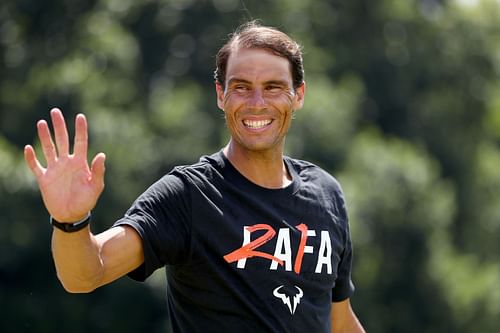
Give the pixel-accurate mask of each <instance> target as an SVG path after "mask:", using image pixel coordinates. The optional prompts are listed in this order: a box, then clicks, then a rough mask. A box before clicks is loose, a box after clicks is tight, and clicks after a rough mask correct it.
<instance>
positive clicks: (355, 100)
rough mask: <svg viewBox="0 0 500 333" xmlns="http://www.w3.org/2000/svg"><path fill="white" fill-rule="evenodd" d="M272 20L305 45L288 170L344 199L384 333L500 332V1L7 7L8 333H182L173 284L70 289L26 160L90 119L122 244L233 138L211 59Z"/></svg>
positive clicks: (2, 215)
mask: <svg viewBox="0 0 500 333" xmlns="http://www.w3.org/2000/svg"><path fill="white" fill-rule="evenodd" d="M256 18H258V19H261V20H262V22H263V23H264V24H266V25H272V26H276V27H278V28H280V29H282V30H284V31H285V32H287V33H289V34H291V35H292V36H293V37H295V38H296V39H297V40H299V41H300V42H301V43H302V44H303V46H304V55H305V68H306V82H307V94H306V102H305V107H304V109H303V110H301V111H300V112H298V113H297V115H296V120H295V121H294V123H293V125H292V130H291V132H290V134H289V136H288V141H287V154H289V155H291V156H293V157H296V158H301V159H307V160H311V161H313V162H315V163H317V164H319V165H320V166H322V167H324V168H325V169H327V170H328V171H330V172H331V173H332V174H333V175H335V176H336V177H337V178H338V179H339V180H340V181H341V184H342V185H343V187H344V190H345V192H346V197H347V202H348V208H349V212H350V221H351V229H352V238H353V242H354V250H355V262H354V281H355V283H356V285H357V292H356V293H355V295H354V297H353V298H352V303H353V304H354V308H355V310H356V312H357V314H358V316H359V318H360V319H361V321H362V322H363V324H364V326H365V328H366V329H367V331H368V332H370V333H390V332H397V333H399V332H419V333H434V332H436V333H437V332H440V333H441V332H471V333H484V332H487V333H488V332H498V330H499V328H500V287H499V286H500V265H499V262H500V242H499V235H500V171H499V168H500V80H499V74H500V1H498V0H460V1H459V0H378V1H373V0H343V1H341V0H330V1H327V0H300V1H299V0H276V1H266V0H261V1H257V0H253V1H251V0H246V1H242V0H198V1H196V0H143V1H132V0H92V1H86V0H50V1H37V0H16V1H14V0H2V2H1V3H0V306H1V308H2V314H1V315H0V331H1V332H107V333H110V332H120V333H125V332H152V333H156V332H168V329H167V326H166V311H165V292H166V290H165V286H164V276H163V275H162V274H163V272H162V271H159V272H158V273H157V274H155V275H154V276H153V277H151V278H150V279H149V280H148V281H147V282H146V283H143V284H141V283H136V282H133V281H132V280H130V279H128V278H123V279H120V280H119V281H117V282H115V283H114V284H111V285H108V286H105V287H102V288H100V289H98V290H97V291H95V292H94V293H92V294H88V295H72V294H68V293H66V292H65V291H64V290H63V288H62V287H61V285H60V284H59V282H58V280H57V278H56V274H55V270H54V266H53V262H52V258H51V253H50V234H51V227H50V226H49V224H48V216H47V212H46V211H45V209H44V207H43V203H42V201H41V198H40V195H39V192H38V189H37V186H36V184H35V182H34V177H33V176H32V175H31V174H30V172H29V170H28V169H27V167H26V166H25V165H24V161H23V158H22V149H23V146H24V145H25V144H35V145H36V146H37V147H39V146H38V145H39V143H38V141H37V138H36V129H35V124H36V121H37V120H38V119H41V118H45V119H47V118H48V116H49V110H50V108H51V107H54V106H58V107H60V108H61V109H62V110H63V111H64V112H65V114H66V116H67V117H68V119H71V123H72V122H73V118H74V116H75V115H76V114H77V113H79V112H83V113H85V114H86V115H87V118H88V120H89V123H90V141H91V154H92V156H93V155H94V154H95V153H97V152H99V151H103V152H105V153H106V154H107V157H108V158H107V175H106V189H105V192H104V194H103V195H102V197H101V199H100V201H99V203H98V206H97V207H96V209H95V211H94V216H95V218H94V221H95V222H94V224H93V230H94V231H95V232H100V231H103V230H105V229H106V228H108V227H109V226H110V225H111V224H112V223H113V222H114V221H115V220H116V219H118V218H120V217H121V216H122V214H123V213H124V211H125V210H126V209H127V208H128V207H129V205H130V204H131V202H132V201H133V200H134V199H135V198H136V197H137V195H139V194H140V193H141V192H142V191H143V190H144V189H145V188H146V187H147V186H149V185H150V184H151V183H152V182H153V181H155V180H156V179H158V178H159V177H161V176H162V175H163V174H164V173H166V172H168V171H169V170H170V169H171V168H172V167H173V166H174V165H178V164H187V163H192V162H195V161H196V160H197V159H198V157H199V156H200V155H202V154H209V153H212V152H215V151H216V150H218V149H219V148H220V147H221V146H222V145H224V144H225V143H226V142H227V140H228V136H227V132H226V130H225V125H224V120H223V116H222V114H221V112H220V111H219V110H218V109H217V107H216V103H215V93H214V87H213V78H212V73H213V70H214V56H215V54H216V52H217V50H218V48H219V47H220V46H221V45H222V44H223V42H224V41H225V39H226V35H227V34H228V33H229V32H231V31H232V30H233V29H234V28H235V27H236V26H237V25H239V24H240V23H242V22H244V21H246V20H249V19H256ZM72 128H73V125H72V124H71V125H70V131H72ZM92 156H91V157H92ZM40 157H41V156H40Z"/></svg>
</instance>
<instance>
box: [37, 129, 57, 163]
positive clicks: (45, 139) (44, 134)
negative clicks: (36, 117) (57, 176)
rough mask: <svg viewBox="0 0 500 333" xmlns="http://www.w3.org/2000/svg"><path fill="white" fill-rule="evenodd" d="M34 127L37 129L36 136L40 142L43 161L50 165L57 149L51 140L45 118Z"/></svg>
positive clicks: (53, 160)
mask: <svg viewBox="0 0 500 333" xmlns="http://www.w3.org/2000/svg"><path fill="white" fill-rule="evenodd" d="M36 128H37V131H38V138H39V139H40V143H41V144H42V151H43V155H44V156H45V161H47V165H51V164H52V163H54V162H55V161H56V159H57V151H56V147H55V146H54V141H52V136H51V135H50V130H49V125H48V124H47V122H46V121H45V120H40V121H39V122H38V123H37V124H36Z"/></svg>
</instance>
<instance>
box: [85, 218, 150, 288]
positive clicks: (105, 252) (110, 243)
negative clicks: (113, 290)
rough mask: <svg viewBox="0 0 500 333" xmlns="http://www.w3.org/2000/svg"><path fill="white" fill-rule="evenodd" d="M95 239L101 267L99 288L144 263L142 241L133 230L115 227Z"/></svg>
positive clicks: (127, 227) (128, 227)
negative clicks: (101, 273)
mask: <svg viewBox="0 0 500 333" xmlns="http://www.w3.org/2000/svg"><path fill="white" fill-rule="evenodd" d="M95 237H96V241H97V244H98V246H99V252H100V258H101V261H102V267H103V275H102V279H101V281H100V283H99V285H100V286H102V285H105V284H107V283H110V282H112V281H114V280H116V279H118V278H120V277H122V276H124V275H126V274H128V273H129V272H131V271H132V270H134V269H136V268H137V267H139V266H140V265H141V264H142V263H143V262H144V251H143V247H142V239H141V237H140V236H139V234H138V233H137V231H136V230H135V229H134V228H132V227H130V226H126V225H125V226H117V227H113V228H110V229H108V230H106V231H104V232H103V233H100V234H98V235H96V236H95Z"/></svg>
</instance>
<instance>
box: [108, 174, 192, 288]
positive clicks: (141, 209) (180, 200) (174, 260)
mask: <svg viewBox="0 0 500 333" xmlns="http://www.w3.org/2000/svg"><path fill="white" fill-rule="evenodd" d="M189 206H190V195H189V189H188V188H187V186H186V184H185V183H184V182H183V180H182V179H181V178H180V177H179V176H178V175H173V174H168V175H166V176H164V177H163V178H162V179H160V180H159V181H157V182H156V183H155V184H153V185H152V186H151V187H150V188H148V189H147V190H146V191H145V192H144V193H143V194H142V195H140V196H139V197H138V198H137V200H136V201H135V202H134V203H133V204H132V206H131V207H130V209H129V210H128V211H127V212H126V214H125V216H124V217H123V218H121V219H120V220H118V221H116V222H115V224H114V225H113V227H116V226H123V225H127V226H130V227H132V228H134V229H135V230H136V231H137V233H139V235H140V237H141V238H142V244H143V250H144V263H143V264H142V265H141V266H139V267H138V268H137V269H135V270H134V271H132V272H130V273H129V274H128V275H129V277H131V278H132V279H134V280H138V281H144V280H145V279H146V278H147V277H148V276H150V275H151V274H152V273H153V272H154V271H155V270H156V269H158V268H160V267H163V266H164V265H171V264H179V263H182V262H183V261H185V260H186V256H187V253H188V252H189V250H188V249H189V245H190V222H191V218H190V208H189Z"/></svg>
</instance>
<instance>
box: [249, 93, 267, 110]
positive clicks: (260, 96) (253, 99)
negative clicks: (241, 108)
mask: <svg viewBox="0 0 500 333" xmlns="http://www.w3.org/2000/svg"><path fill="white" fill-rule="evenodd" d="M248 104H249V106H252V107H255V108H262V107H265V106H266V99H265V97H264V92H263V91H262V89H253V90H252V91H251V93H250V96H249V99H248Z"/></svg>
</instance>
